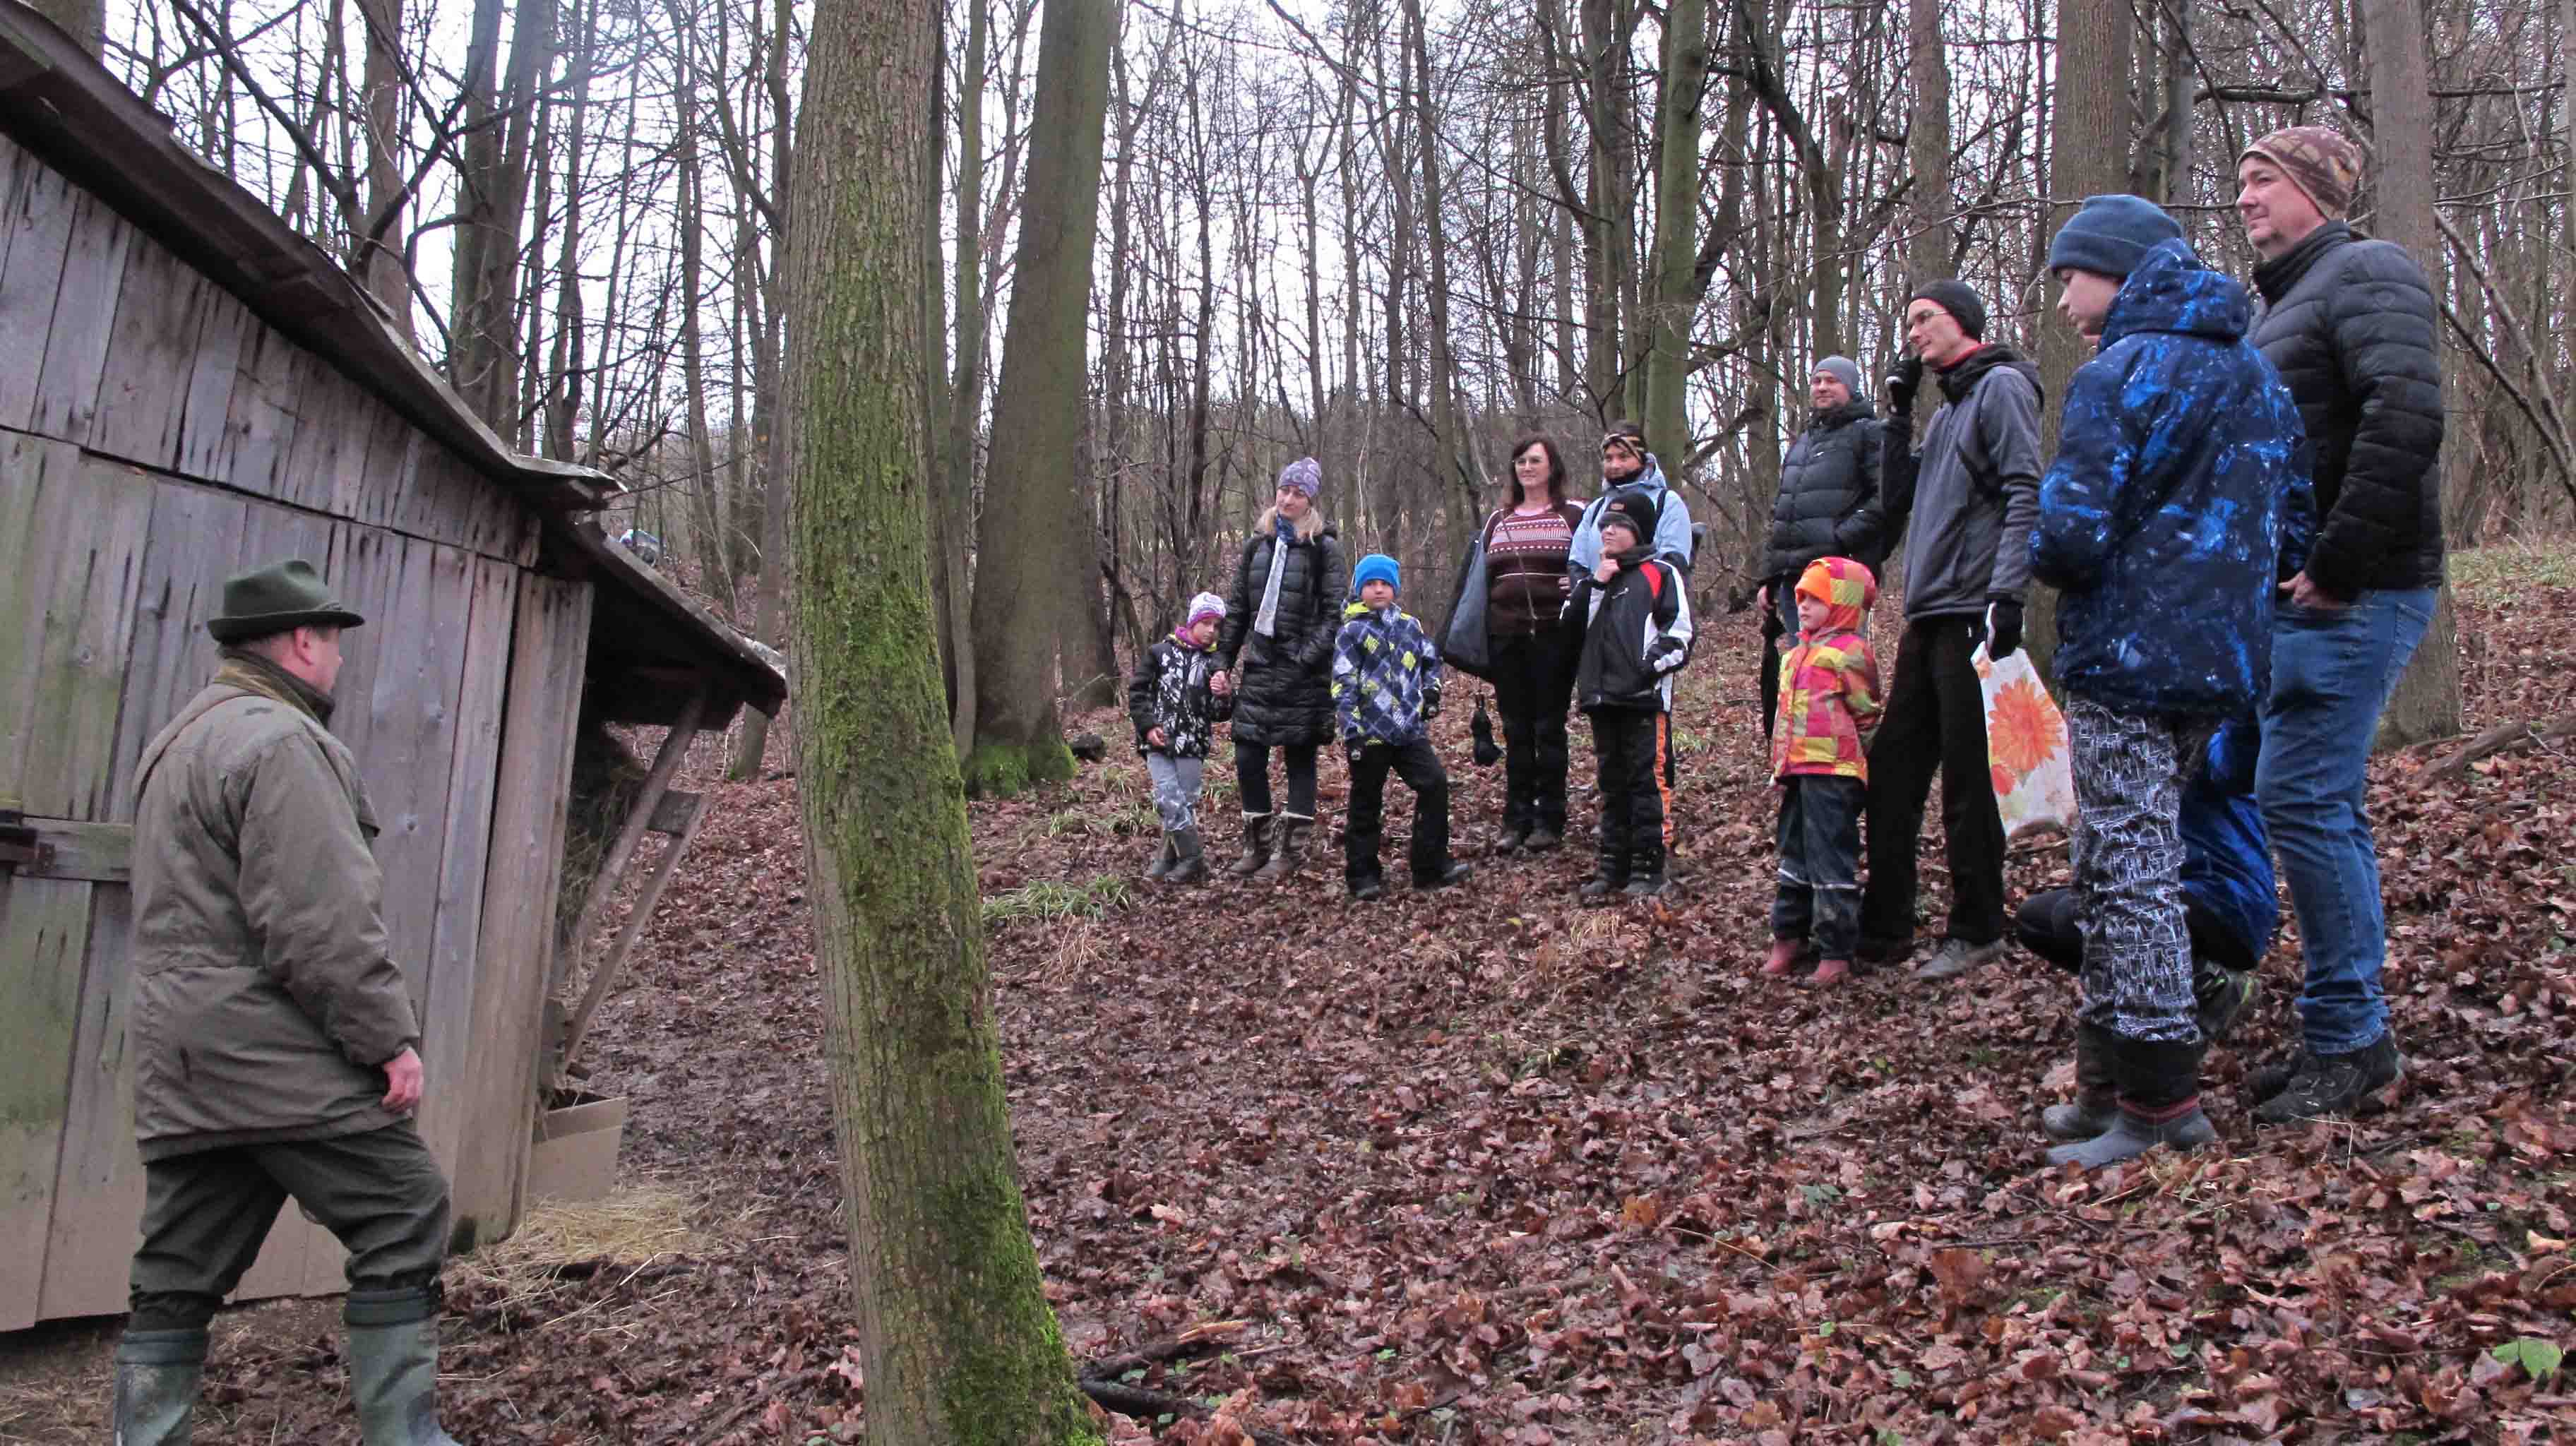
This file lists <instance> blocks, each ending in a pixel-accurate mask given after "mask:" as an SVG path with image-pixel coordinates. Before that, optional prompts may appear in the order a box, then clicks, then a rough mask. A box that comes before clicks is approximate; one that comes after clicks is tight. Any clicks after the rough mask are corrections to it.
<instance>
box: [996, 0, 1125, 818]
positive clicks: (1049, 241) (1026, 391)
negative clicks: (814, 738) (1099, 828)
mask: <svg viewBox="0 0 2576 1446" xmlns="http://www.w3.org/2000/svg"><path fill="white" fill-rule="evenodd" d="M1117 34H1118V11H1117V7H1116V6H1115V5H1114V4H1111V3H1110V0H1055V3H1052V4H1050V5H1048V6H1047V7H1046V9H1045V13H1044V15H1043V17H1042V19H1041V21H1040V29H1039V31H1038V77H1037V104H1036V108H1035V110H1034V112H1033V116H1032V123H1031V135H1030V137H1029V177H1028V192H1027V195H1026V196H1025V198H1024V200H1023V202H1022V205H1021V210H1020V238H1019V246H1018V248H1017V250H1016V251H1015V252H1014V253H1013V255H1014V260H1013V263H1012V272H1011V309H1010V318H1009V320H1008V322H1007V323H1006V324H1005V326H1004V329H1003V333H1002V377H1001V385H1000V388H999V389H998V390H997V391H996V392H995V393H994V396H993V449H992V460H991V462H990V464H989V466H988V469H987V471H986V473H985V477H984V515H983V521H982V526H981V528H980V531H979V534H978V543H979V545H978V547H977V549H976V576H975V601H974V629H973V633H974V642H975V667H976V680H975V702H976V708H975V750H974V752H973V753H971V754H969V755H967V759H966V780H967V786H968V787H969V788H970V789H972V790H973V791H974V792H976V793H977V794H979V795H988V794H1002V793H1011V792H1015V791H1017V790H1018V789H1020V788H1021V787H1023V786H1025V785H1026V784H1029V783H1033V782H1040V781H1044V780H1047V779H1055V778H1067V777H1070V776H1072V773H1073V755H1072V754H1071V753H1069V752H1067V751H1066V750H1065V746H1064V735H1063V730H1062V728H1061V726H1060V725H1059V723H1058V721H1057V714H1056V668H1055V662H1056V656H1057V650H1058V647H1059V643H1060V640H1061V637H1062V636H1063V635H1064V630H1065V629H1066V628H1068V627H1071V626H1077V625H1078V623H1079V620H1078V619H1077V618H1076V617H1075V615H1074V614H1073V612H1072V609H1074V608H1077V607H1082V606H1086V605H1087V601H1086V600H1087V599H1088V598H1089V596H1090V594H1091V591H1092V590H1091V589H1089V588H1087V587H1085V586H1084V585H1083V584H1084V583H1085V582H1086V581H1087V580H1088V578H1089V576H1090V572H1091V569H1092V568H1093V566H1094V565H1095V564H1094V559H1093V556H1092V549H1091V547H1090V546H1089V540H1090V525H1091V520H1090V516H1089V514H1088V511H1087V510H1086V508H1085V506H1084V503H1083V498H1084V488H1083V486H1082V481H1081V479H1080V478H1079V477H1078V476H1076V475H1075V473H1076V469H1078V468H1080V467H1081V466H1082V464H1083V448H1082V412H1083V406H1084V401H1085V395H1086V393H1087V391H1088V386H1087V383H1088V380H1089V376H1090V367H1089V351H1088V346H1087V342H1088V340H1089V326H1088V322H1089V314H1090V308H1091V250H1092V241H1093V237H1094V235H1095V233H1096V232H1097V230H1098V225H1099V218H1100V150H1101V146H1100V138H1101V127H1102V124H1103V122H1104V120H1105V118H1106V116H1107V112H1108V106H1109V50H1110V46H1111V44H1112V43H1113V42H1114V41H1115V39H1116V37H1117Z"/></svg>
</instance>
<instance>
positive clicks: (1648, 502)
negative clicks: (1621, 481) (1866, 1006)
mask: <svg viewBox="0 0 2576 1446" xmlns="http://www.w3.org/2000/svg"><path fill="white" fill-rule="evenodd" d="M1655 510H1656V509H1655V499H1654V498H1652V497H1650V496H1648V495H1646V489H1644V488H1642V487H1622V488H1620V489H1619V490H1618V491H1616V492H1613V493H1611V494H1610V499H1609V500H1608V501H1606V502H1604V503H1602V504H1601V525H1602V526H1604V527H1607V526H1609V525H1610V524H1611V523H1612V522H1613V521H1616V522H1619V523H1622V524H1624V525H1625V526H1627V527H1628V528H1629V529H1630V530H1632V531H1634V532H1635V533H1636V534H1637V540H1638V541H1639V542H1645V541H1648V540H1650V539H1652V538H1653V537H1654V535H1655Z"/></svg>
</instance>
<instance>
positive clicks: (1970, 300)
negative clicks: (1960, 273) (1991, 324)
mask: <svg viewBox="0 0 2576 1446" xmlns="http://www.w3.org/2000/svg"><path fill="white" fill-rule="evenodd" d="M1918 301H1928V302H1931V303H1932V304H1933V305H1934V306H1937V307H1939V308H1941V309H1942V310H1943V311H1946V312H1948V313H1950V319H1951V320H1952V321H1955V322H1957V323H1959V330H1961V331H1964V332H1966V333H1967V334H1968V335H1970V336H1972V337H1975V338H1976V339H1977V340H1979V341H1983V340H1985V339H1986V304H1985V303H1984V302H1982V301H1979V300H1978V299H1977V293H1975V292H1973V291H1970V290H1969V289H1968V283H1966V282H1964V281H1954V280H1952V279H1950V278H1948V277H1943V278H1942V279H1941V280H1939V281H1927V282H1925V283H1924V284H1923V285H1921V286H1918V287H1916V288H1915V289H1914V294H1913V295H1912V296H1909V297H1907V298H1905V304H1906V305H1908V306H1911V305H1913V304H1914V303H1915V302H1918Z"/></svg>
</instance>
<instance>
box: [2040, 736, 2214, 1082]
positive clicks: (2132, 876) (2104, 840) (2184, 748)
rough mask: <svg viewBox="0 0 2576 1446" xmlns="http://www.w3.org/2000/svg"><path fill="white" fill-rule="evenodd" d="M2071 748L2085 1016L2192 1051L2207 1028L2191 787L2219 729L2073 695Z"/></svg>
mask: <svg viewBox="0 0 2576 1446" xmlns="http://www.w3.org/2000/svg"><path fill="white" fill-rule="evenodd" d="M2066 741H2067V751H2068V752H2069V753H2070V754H2071V755H2072V761H2073V763H2074V766H2075V806H2076V819H2075V842H2074V849H2073V853H2074V863H2075V903H2076V917H2077V919H2078V920H2080V921H2081V925H2082V928H2083V930H2084V969H2083V980H2084V1004H2083V1008H2082V1011H2081V1017H2082V1019H2083V1020H2084V1022H2085V1023H2087V1024H2090V1025H2094V1026H2096V1027H2098V1028H2102V1029H2107V1030H2110V1031H2111V1032H2112V1033H2114V1034H2117V1035H2120V1036H2121V1037H2123V1038H2126V1039H2135V1040H2145V1041H2154V1042H2160V1043H2174V1044H2188V1043H2190V1042H2192V1041H2193V1040H2195V1039H2198V1038H2199V1037H2200V1027H2199V1025H2198V1023H2197V1022H2196V1021H2195V1019H2194V1010H2195V1009H2196V1008H2197V1005H2198V1000H2197V999H2196V997H2195V996H2194V995H2193V993H2192V960H2191V930H2190V928H2189V926H2188V924H2187V922H2186V919H2185V914H2184V909H2183V894H2182V781H2183V767H2184V764H2185V763H2186V761H2187V760H2189V759H2190V758H2192V757H2193V756H2194V754H2195V753H2196V751H2197V750H2198V748H2200V747H2201V746H2204V745H2206V744H2207V742H2208V741H2209V730H2208V728H2207V727H2206V726H2203V725H2197V724H2192V723H2188V722H2181V721H2177V720H2174V719H2170V718H2159V717H2152V716H2148V715H2144V714H2137V713H2123V712H2119V711H2117V710H2115V709H2111V708H2105V707H2103V706H2102V705H2101V704H2099V703H2095V702H2091V701H2089V700H2087V699H2083V698H2075V697H2070V698H2068V699H2067V700H2066Z"/></svg>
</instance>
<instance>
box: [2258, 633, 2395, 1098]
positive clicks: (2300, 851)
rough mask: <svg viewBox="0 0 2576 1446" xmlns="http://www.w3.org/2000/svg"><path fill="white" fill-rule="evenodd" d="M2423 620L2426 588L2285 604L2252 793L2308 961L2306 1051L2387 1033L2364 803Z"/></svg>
mask: <svg viewBox="0 0 2576 1446" xmlns="http://www.w3.org/2000/svg"><path fill="white" fill-rule="evenodd" d="M2432 620H2433V590H2432V589H2430V588H2414V589H2406V590H2402V591H2386V592H2366V593H2363V594H2362V595H2361V596H2360V597H2358V598H2355V599H2354V600H2353V603H2352V606H2350V607H2347V608H2302V607H2292V606H2289V605H2287V604H2284V605H2283V606H2282V607H2281V609H2280V611H2279V613H2278V614H2277V615H2276V616H2275V618H2274V620H2273V623H2272V695H2271V697H2270V698H2268V699H2266V700H2265V702H2264V704H2263V756H2262V760H2261V762H2260V763H2258V764H2257V765H2256V768H2255V776H2254V793H2255V797H2256V798H2257V800H2258V801H2260V802H2261V804H2262V806H2263V824H2264V827H2266V828H2267V829H2269V830H2270V831H2271V835H2272V847H2273V849H2274V851H2275V852H2277V853H2278V854H2279V855H2280V858H2281V873H2282V875H2283V876H2284V877H2286V878H2287V879H2288V880H2289V884H2290V903H2291V905H2292V906H2293V907H2295V908H2296V909H2297V910H2298V914H2299V937H2300V940H2301V942H2302V946H2303V948H2304V949H2305V951H2306V954H2307V970H2308V977H2307V985H2306V988H2305V989H2304V990H2303V991H2302V992H2301V993H2300V995H2299V1019H2300V1022H2301V1024H2302V1026H2303V1027H2304V1029H2305V1032H2306V1034H2307V1043H2308V1048H2309V1049H2311V1050H2313V1051H2315V1052H2317V1053H2319V1054H2349V1053H2351V1052H2352V1051H2354V1050H2357V1049H2362V1048H2365V1047H2367V1046H2369V1045H2371V1044H2374V1043H2376V1042H2377V1041H2378V1039H2379V1037H2380V1036H2381V1035H2383V1034H2386V1033H2387V1032H2388V1000H2387V997H2386V996H2385V995H2383V994H2381V993H2380V989H2379V970H2380V965H2381V964H2382V963H2383V962H2384V961H2385V960H2386V959H2387V956H2388V920H2387V916H2386V914H2385V913H2384V912H2383V911H2382V908H2381V904H2380V898H2379V855H2378V851H2377V849H2376V847H2375V845H2374V844H2373V843H2372V841H2371V837H2370V813H2369V810H2368V809H2367V807H2366V806H2365V805H2364V802H2363V790H2364V788H2365V787H2366V786H2367V783H2368V775H2367V765H2368V763H2369V761H2370V743H2371V738H2372V736H2373V735H2374V734H2375V733H2376V732H2377V731H2378V726H2379V710H2380V709H2381V708H2383V707H2385V706H2387V703H2388V695H2389V694H2390V693H2391V692H2393V691H2394V690H2395V689H2396V687H2397V679H2398V676H2399V675H2400V674H2402V673H2404V672H2405V671H2406V660H2407V659H2408V658H2410V657H2412V656H2413V655H2414V652H2415V645H2416V644H2417V643H2419V642H2421V641H2423V638H2424V629H2425V627H2426V626H2427V625H2428V624H2430V623H2431V622H2432Z"/></svg>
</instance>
